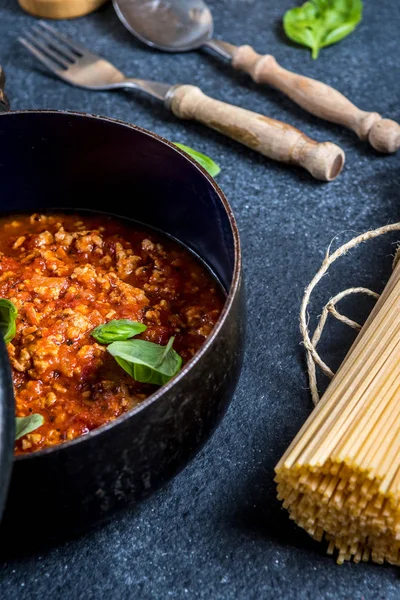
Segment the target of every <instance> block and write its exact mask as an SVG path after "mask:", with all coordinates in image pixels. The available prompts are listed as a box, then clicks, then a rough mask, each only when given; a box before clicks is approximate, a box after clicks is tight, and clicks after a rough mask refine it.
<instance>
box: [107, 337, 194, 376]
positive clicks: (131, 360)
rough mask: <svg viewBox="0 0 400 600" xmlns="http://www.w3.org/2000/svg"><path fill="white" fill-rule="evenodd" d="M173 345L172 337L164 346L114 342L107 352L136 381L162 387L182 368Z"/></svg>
mask: <svg viewBox="0 0 400 600" xmlns="http://www.w3.org/2000/svg"><path fill="white" fill-rule="evenodd" d="M173 343H174V338H173V337H171V338H170V340H169V342H168V344H167V345H166V346H160V345H159V344H153V342H146V341H144V340H128V341H126V342H114V343H112V344H110V345H109V346H108V347H107V350H108V352H109V353H110V354H111V355H112V356H114V358H115V360H116V361H117V363H118V364H119V365H120V366H121V367H122V368H123V369H124V370H125V371H126V372H127V373H128V374H129V375H130V376H131V377H132V378H133V379H135V380H136V381H140V382H141V383H153V384H155V385H164V383H167V381H169V380H170V379H171V378H172V377H174V375H176V374H177V373H178V372H179V371H180V368H181V366H182V358H181V357H180V356H179V354H178V353H177V352H175V350H174V349H173V348H172V346H173Z"/></svg>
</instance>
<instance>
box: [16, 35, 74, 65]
mask: <svg viewBox="0 0 400 600" xmlns="http://www.w3.org/2000/svg"><path fill="white" fill-rule="evenodd" d="M25 37H26V38H28V40H29V41H30V42H31V43H32V44H33V45H34V46H36V47H38V48H39V49H40V50H42V51H43V53H44V54H45V55H46V56H47V57H48V58H52V59H54V60H55V61H56V62H57V63H58V64H59V66H60V67H61V66H63V67H65V68H66V69H68V67H70V66H71V63H70V62H69V61H67V59H66V58H65V56H61V55H60V54H58V53H57V52H54V50H52V49H51V48H49V47H48V46H46V44H44V43H43V42H42V41H41V40H38V39H36V38H35V36H34V35H32V34H31V33H30V32H28V31H27V32H25Z"/></svg>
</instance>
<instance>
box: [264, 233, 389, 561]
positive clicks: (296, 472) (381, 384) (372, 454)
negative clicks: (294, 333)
mask: <svg viewBox="0 0 400 600" xmlns="http://www.w3.org/2000/svg"><path fill="white" fill-rule="evenodd" d="M397 225H398V224H397ZM383 233H386V231H384V232H383ZM370 237H374V236H370ZM361 241H364V240H361ZM328 256H329V255H328ZM312 348H314V350H315V344H314V346H313V347H312ZM312 348H309V350H311V351H312ZM276 481H277V483H278V497H279V498H280V499H281V500H282V501H283V506H284V507H285V508H287V509H288V511H289V513H290V517H291V518H292V519H293V520H295V521H296V523H298V524H299V525H300V526H301V527H303V528H304V529H305V530H306V531H307V532H308V533H309V534H310V535H311V536H312V537H314V538H315V539H316V540H322V539H323V538H324V537H325V539H327V540H328V541H329V547H328V552H329V553H333V552H335V550H336V551H337V552H338V562H339V563H342V562H343V561H344V560H349V559H351V558H353V560H354V561H355V562H359V561H360V560H364V561H367V560H369V559H371V560H373V561H374V562H377V563H383V562H384V561H387V562H389V563H392V564H397V565H400V264H399V263H398V264H397V266H396V267H395V269H394V271H393V274H392V277H391V279H390V280H389V283H388V284H387V286H386V288H385V290H384V292H383V294H382V295H381V297H380V299H379V300H378V302H377V304H376V306H375V308H374V310H373V311H372V313H371V315H370V316H369V318H368V320H367V322H366V324H365V325H364V327H363V328H362V330H361V332H360V334H359V335H358V337H357V339H356V341H355V343H354V344H353V346H352V348H351V350H350V352H349V354H348V355H347V357H346V359H345V360H344V362H343V363H342V365H341V367H340V369H339V371H338V373H337V374H336V375H335V377H334V379H333V380H332V382H331V384H330V385H329V387H328V389H327V391H326V392H325V394H324V396H323V397H322V399H321V401H320V402H319V404H318V405H317V407H316V408H315V409H314V411H313V412H312V414H311V415H310V417H309V418H308V420H307V421H306V423H305V424H304V426H303V427H302V429H301V430H300V432H299V433H298V435H297V436H296V438H295V439H294V440H293V442H292V444H291V445H290V447H289V448H288V450H287V451H286V453H285V454H284V456H283V457H282V458H281V460H280V461H279V463H278V465H277V466H276Z"/></svg>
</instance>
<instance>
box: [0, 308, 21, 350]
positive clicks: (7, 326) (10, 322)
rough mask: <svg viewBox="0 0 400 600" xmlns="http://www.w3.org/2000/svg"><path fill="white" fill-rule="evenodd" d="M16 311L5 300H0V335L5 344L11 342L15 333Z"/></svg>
mask: <svg viewBox="0 0 400 600" xmlns="http://www.w3.org/2000/svg"><path fill="white" fill-rule="evenodd" d="M17 316H18V311H17V308H16V306H15V305H14V304H13V303H12V302H11V301H10V300H6V299H5V298H1V299H0V333H1V335H3V337H4V341H5V343H6V344H8V343H9V342H11V340H12V339H13V337H14V336H15V333H16V331H17V324H16V321H17Z"/></svg>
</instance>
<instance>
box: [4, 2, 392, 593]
mask: <svg viewBox="0 0 400 600" xmlns="http://www.w3.org/2000/svg"><path fill="white" fill-rule="evenodd" d="M293 4H295V2H294V0H210V6H211V8H212V9H213V12H214V16H215V31H216V34H217V36H218V37H221V38H222V39H226V40H227V41H230V42H232V43H234V44H241V43H251V44H253V45H254V46H255V48H256V49H257V50H258V51H265V52H270V53H272V54H274V55H275V56H276V57H277V59H278V60H279V61H280V62H281V63H282V65H284V66H286V67H287V68H289V69H292V70H294V71H298V72H300V73H302V74H305V75H310V76H312V77H315V78H317V79H318V78H320V79H322V80H323V81H325V82H326V83H328V84H331V85H333V86H336V87H337V88H338V89H339V90H341V91H342V92H344V93H345V94H346V95H347V96H348V97H349V98H351V99H352V100H353V101H354V102H355V103H356V104H357V105H359V106H360V107H362V108H365V109H367V110H371V111H372V110H376V111H379V112H381V114H383V115H385V116H386V117H391V118H393V119H397V120H400V106H399V92H400V61H399V43H398V32H399V30H400V10H399V7H398V3H397V1H396V0H380V2H379V3H378V2H365V5H366V6H365V14H364V20H363V22H362V24H361V25H360V26H359V28H358V29H357V31H356V32H355V33H354V34H352V35H351V36H349V37H348V38H346V39H345V40H344V41H342V42H341V43H340V44H337V45H335V46H331V47H329V48H326V49H324V50H323V51H322V52H321V55H320V58H319V59H318V60H317V61H313V60H311V57H310V54H309V52H308V50H306V49H303V48H300V47H297V46H295V45H294V44H291V43H290V42H288V41H287V40H286V39H285V37H284V35H283V33H282V30H281V18H282V15H283V13H284V12H285V10H286V9H287V8H289V7H290V6H291V5H293ZM33 23H34V19H33V18H32V17H29V16H28V15H25V14H23V13H22V11H21V10H20V9H19V8H18V6H17V2H16V0H0V63H2V64H3V66H4V68H5V70H6V73H7V77H8V82H7V92H8V95H9V97H10V100H11V103H12V106H13V108H14V109H28V108H62V109H72V110H80V111H88V112H91V113H97V114H101V115H109V116H112V117H116V118H118V119H123V120H126V121H130V122H133V123H135V124H138V125H140V126H143V127H146V128H148V129H151V130H153V131H155V132H157V133H158V134H160V135H162V136H165V137H167V138H169V139H171V140H173V141H178V142H184V143H186V144H188V145H190V146H192V147H194V148H196V149H198V150H200V151H203V152H205V153H206V154H208V155H210V156H211V157H213V158H214V159H215V160H216V161H217V162H218V163H220V165H221V167H222V172H221V174H220V175H219V176H218V183H219V184H220V186H221V187H222V189H223V190H224V191H225V193H226V195H227V197H228V200H229V201H230V203H231V205H232V207H233V209H234V212H235V214H236V217H237V220H238V224H239V228H240V231H241V236H242V244H243V253H244V267H245V276H246V281H247V303H248V322H249V327H248V344H247V354H246V360H245V365H244V369H243V373H242V377H241V380H240V383H239V386H238V388H237V391H236V394H235V396H234V399H233V402H232V405H231V407H230V409H229V411H228V413H227V415H226V417H225V419H224V421H223V423H222V424H221V426H220V427H219V429H218V430H217V432H216V433H215V435H214V437H213V438H212V439H211V441H210V442H209V443H208V445H207V446H206V447H205V449H204V450H203V451H202V452H201V453H200V454H199V455H198V457H197V458H196V459H195V460H194V461H193V462H192V463H191V464H190V465H189V467H188V468H187V469H186V470H185V471H184V472H183V473H181V474H180V475H179V476H178V477H177V478H176V479H175V480H174V481H173V482H172V483H171V484H170V485H168V486H167V487H166V488H165V489H164V490H163V491H161V493H159V494H158V495H156V496H154V497H152V498H151V499H150V500H148V501H147V502H145V503H144V504H143V505H141V506H140V507H139V509H137V510H136V511H127V512H125V513H124V514H121V515H119V516H116V517H115V518H114V519H113V520H112V521H111V522H110V523H109V524H107V525H105V526H103V527H101V528H99V529H97V530H95V531H92V532H90V533H88V534H86V535H84V536H82V537H80V538H79V539H75V540H72V541H68V542H65V543H64V544H61V545H59V546H57V547H54V548H51V549H49V550H48V551H46V552H45V553H43V552H42V553H40V554H37V555H35V556H30V557H25V558H21V559H18V560H12V561H11V560H10V561H9V562H6V563H3V564H1V565H0V597H1V599H2V600H11V599H12V600H15V599H17V598H18V600H25V599H26V600H43V599H45V598H52V599H53V600H57V599H60V600H61V599H63V600H80V599H82V600H91V599H96V600H97V599H99V600H100V599H103V598H104V599H110V598H112V599H113V598H118V600H120V599H121V600H124V599H131V598H140V599H141V600H147V599H157V600H158V599H160V598H175V599H184V598H196V599H197V598H199V599H205V600H208V599H209V598H215V599H236V598H237V599H240V600H253V599H254V600H258V599H260V598H263V599H269V598H271V599H272V598H273V599H276V598H285V599H293V600H297V599H306V598H310V599H313V600H314V599H316V598H318V599H326V600H328V599H332V600H333V599H335V600H337V599H349V598H351V599H354V600H356V599H357V600H361V599H371V600H372V599H373V600H375V599H378V598H379V599H392V598H393V599H395V598H398V597H399V595H400V578H399V575H398V570H397V569H396V568H394V567H381V566H377V565H373V564H367V565H365V564H360V565H355V564H345V565H343V566H342V567H338V566H336V564H335V561H334V559H333V558H332V557H329V556H327V555H325V545H324V544H317V543H315V542H313V541H312V540H311V539H309V537H308V536H307V535H306V534H305V533H304V532H303V531H301V530H300V529H298V528H297V527H296V526H295V525H294V524H293V523H292V522H291V521H289V519H288V516H287V513H286V512H285V511H282V510H281V508H280V506H279V503H278V502H277V501H276V499H275V485H274V482H273V467H274V465H275V464H276V462H277V460H278V459H279V457H280V456H281V454H282V452H283V451H284V449H285V448H286V446H287V445H288V443H289V442H290V441H291V439H292V438H293V436H294V435H295V433H296V432H297V430H298V429H299V427H300V425H301V424H302V423H303V422H304V420H305V418H306V417H307V415H308V414H309V412H310V410H311V399H310V396H309V392H308V390H307V381H306V377H305V367H304V361H303V351H302V348H301V347H300V345H299V342H300V335H299V331H298V312H299V305H300V301H301V296H302V292H303V289H304V287H305V286H306V284H307V283H308V282H309V280H310V279H311V277H312V276H313V274H314V273H315V271H316V270H317V268H318V267H319V264H320V262H321V260H322V258H323V254H324V251H325V249H326V247H327V245H328V243H329V242H330V240H331V238H332V237H333V236H334V235H335V234H338V233H340V236H339V240H341V241H343V242H344V241H346V240H347V239H349V238H350V237H351V236H352V234H353V233H354V232H361V231H364V230H367V229H370V228H375V227H379V226H381V225H384V224H386V223H388V222H395V221H399V220H400V203H399V191H398V190H399V184H400V169H399V156H398V155H397V156H396V155H392V156H382V155H379V154H377V153H376V152H375V151H373V150H372V149H371V148H370V147H369V146H368V145H366V144H365V143H363V142H361V141H359V140H358V139H357V138H356V137H355V135H354V134H352V133H351V132H349V131H347V130H345V129H343V128H342V127H339V126H335V125H332V124H329V123H324V122H322V121H319V120H318V119H317V118H314V117H312V116H309V115H308V114H307V113H305V112H304V111H302V110H301V109H300V108H298V107H297V106H296V105H294V104H293V103H292V102H291V101H290V100H288V99H287V98H285V97H283V96H282V95H281V94H280V93H279V92H276V91H274V90H272V89H268V88H267V87H264V88H262V87H259V88H258V87H257V86H256V85H255V84H254V83H252V82H251V81H250V79H249V78H248V77H247V76H246V75H242V74H238V73H235V72H233V71H232V70H231V68H230V67H229V65H227V64H225V63H224V62H223V61H222V60H221V59H219V58H217V57H215V56H213V55H211V54H207V53H206V52H201V51H199V52H192V53H188V54H181V55H169V54H162V53H159V52H156V51H151V50H149V49H147V48H145V47H143V46H142V45H140V43H138V42H136V41H135V40H134V39H133V37H131V36H130V34H129V33H128V32H127V31H125V30H124V29H123V27H122V25H121V24H120V22H119V21H118V20H117V18H116V16H115V15H114V13H113V10H112V7H111V6H110V5H106V6H105V7H103V8H102V9H101V10H100V11H98V12H97V13H95V14H93V15H90V16H88V17H85V18H82V19H78V20H75V21H70V22H63V23H58V24H57V25H56V26H57V27H59V28H60V30H63V31H64V32H66V33H67V34H71V35H72V36H73V37H76V38H79V39H80V40H81V41H82V42H83V43H84V44H86V45H87V46H89V47H91V48H93V50H94V51H96V52H98V53H100V54H103V55H104V56H105V57H107V58H108V59H109V60H110V61H111V62H113V63H114V64H115V65H117V66H118V67H119V68H120V69H121V70H122V71H125V72H126V73H127V74H129V75H132V76H137V77H142V78H145V77H147V78H150V77H151V78H154V79H157V78H158V79H160V80H164V81H170V82H171V83H176V82H187V83H192V84H197V85H200V86H201V87H202V89H203V90H204V91H205V92H206V93H208V94H211V95H214V96H215V97H217V98H219V99H222V100H225V101H228V102H234V103H236V104H239V105H241V106H243V107H245V108H249V109H252V110H255V111H257V112H262V113H264V114H266V115H269V116H271V117H275V118H278V119H282V120H286V121H288V122H289V123H291V124H292V125H295V126H296V127H298V128H300V129H302V130H303V131H305V132H306V133H307V134H309V135H310V136H311V137H314V138H316V139H318V140H320V141H324V140H331V141H333V142H335V143H337V144H339V145H340V146H341V147H342V148H343V149H344V151H345V152H346V158H347V160H346V166H345V169H344V171H343V173H342V174H341V176H340V177H338V179H337V180H336V181H334V182H333V183H329V184H324V183H319V182H316V181H314V180H313V179H312V178H311V177H310V176H309V175H308V174H307V173H306V172H305V171H302V170H299V169H292V168H289V167H286V166H282V165H279V164H277V163H273V162H271V161H269V160H267V159H265V158H263V157H261V156H260V155H257V154H256V153H254V152H252V151H250V150H247V149H246V148H244V147H241V146H240V145H239V144H237V143H235V142H233V141H230V140H228V139H226V138H224V137H222V136H221V135H219V134H217V133H215V132H212V131H210V130H207V129H205V128H204V127H202V126H201V125H198V124H195V123H189V122H186V123H184V122H182V121H179V120H177V119H175V118H174V117H173V115H172V114H170V113H168V112H167V111H166V110H165V109H164V108H163V107H162V105H161V104H160V105H159V104H157V103H156V102H153V101H151V100H149V99H148V98H145V97H143V96H141V95H139V94H137V93H124V92H121V93H98V94H96V93H93V92H89V91H85V90H79V89H75V88H72V87H69V86H67V85H65V84H64V83H62V82H61V81H58V80H55V79H54V78H52V77H51V76H48V75H47V74H45V73H44V72H43V71H42V70H41V69H40V67H38V65H36V64H35V62H34V61H33V59H32V58H31V57H30V56H29V55H28V53H27V52H26V51H25V50H24V49H23V48H22V47H21V46H19V45H18V43H17V42H16V38H17V36H18V35H20V34H21V33H22V32H23V31H24V30H25V29H26V28H28V27H30V26H31V25H33ZM3 151H5V150H4V149H3ZM395 239H396V237H393V236H386V238H385V239H384V240H377V241H374V242H368V244H365V245H364V246H363V247H362V248H361V249H359V250H355V251H353V252H352V254H351V255H350V256H347V257H345V258H343V259H342V261H341V263H340V264H339V265H338V266H335V268H334V269H333V270H332V274H331V275H330V276H329V277H326V278H325V279H324V281H323V284H322V285H321V291H320V292H318V293H317V295H316V301H315V304H313V315H314V316H315V315H317V314H319V312H320V309H321V306H322V302H323V301H324V300H327V299H328V298H329V296H330V295H333V294H334V293H337V292H338V291H340V290H341V289H343V288H344V287H348V286H351V285H353V284H354V285H363V286H370V287H372V288H373V289H376V290H377V291H380V290H381V289H382V288H383V286H384V283H385V281H386V280H387V277H388V275H389V272H390V255H391V254H392V253H393V243H394V241H395ZM370 308H371V304H369V301H368V300H364V299H363V300H359V301H358V302H356V306H355V307H354V303H353V304H352V305H350V304H349V303H348V304H347V312H348V314H353V315H355V314H358V313H360V315H361V316H362V314H364V315H365V314H366V313H367V311H368V310H369V309H370ZM351 336H352V334H351V333H349V332H347V330H346V329H345V328H344V326H343V325H340V324H335V323H330V325H329V327H328V330H327V333H326V337H325V343H324V344H323V346H322V350H323V352H324V356H325V358H326V359H327V361H328V362H330V363H331V364H334V365H335V364H336V365H337V364H338V363H339V361H340V360H341V358H342V357H343V355H344V353H345V348H347V347H348V344H349V343H350V341H351V339H352V338H351ZM27 505H28V506H29V495H28V494H27ZM32 518H34V515H33V516H32ZM15 535H16V536H18V537H20V538H21V544H23V543H24V538H23V532H16V534H15Z"/></svg>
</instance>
